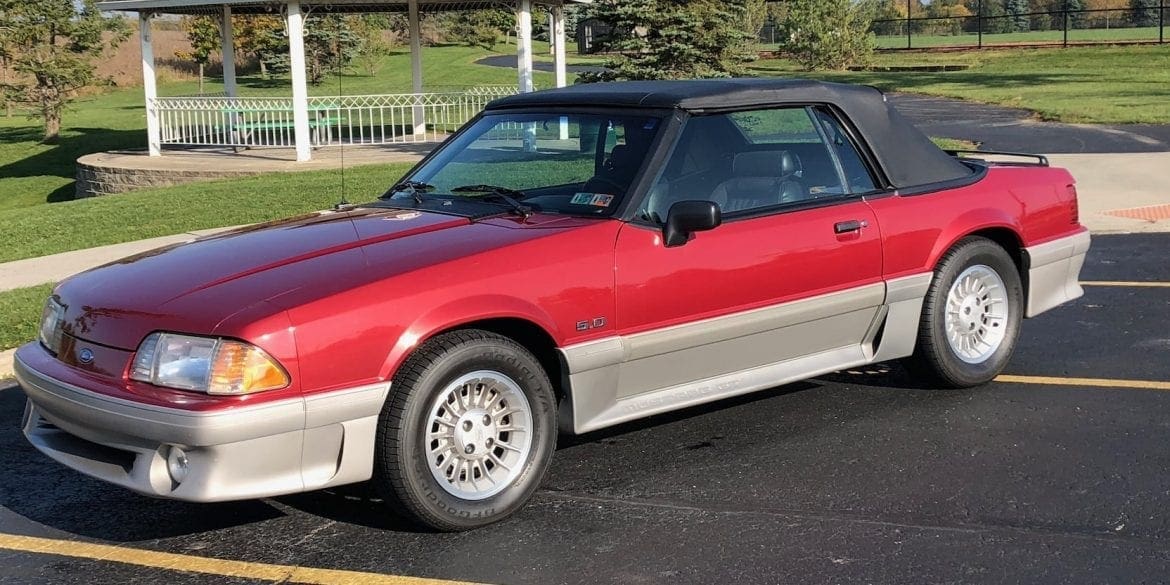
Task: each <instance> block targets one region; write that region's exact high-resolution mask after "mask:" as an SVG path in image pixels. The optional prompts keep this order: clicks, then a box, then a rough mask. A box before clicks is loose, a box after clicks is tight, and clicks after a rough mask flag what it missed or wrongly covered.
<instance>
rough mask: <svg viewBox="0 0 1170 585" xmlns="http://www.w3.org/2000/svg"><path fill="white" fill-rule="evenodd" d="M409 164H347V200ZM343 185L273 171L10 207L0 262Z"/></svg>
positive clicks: (258, 211)
mask: <svg viewBox="0 0 1170 585" xmlns="http://www.w3.org/2000/svg"><path fill="white" fill-rule="evenodd" d="M410 167H411V165H410V164H409V163H396V164H387V165H368V166H360V167H353V168H349V169H346V171H345V185H346V197H347V199H348V200H349V201H354V202H362V201H371V200H373V199H375V198H376V197H377V196H378V195H381V194H382V193H383V192H384V191H385V190H386V189H387V188H388V187H390V186H391V185H393V184H394V183H395V182H396V181H397V180H398V179H399V178H400V177H401V176H402V175H403V174H404V173H405V172H406V171H407V170H408V169H409V168H410ZM339 185H340V175H339V172H338V171H335V170H331V171H311V172H303V173H272V174H268V175H261V176H256V177H248V178H244V179H233V180H229V181H211V182H204V183H189V184H186V185H176V186H174V187H165V188H156V189H143V190H141V191H134V192H132V193H123V194H120V195H116V196H108V197H97V198H92V199H82V200H78V201H68V202H64V203H56V204H53V205H41V206H37V207H26V208H21V209H12V210H8V211H5V212H2V213H0V222H3V224H2V226H0V228H2V229H3V233H4V235H3V241H4V246H3V247H0V262H9V261H12V260H18V259H21V258H31V257H34V256H45V255H48V254H55V253H57V252H65V251H69V250H78V249H82V248H91V247H94V246H102V245H105V244H114V243H119V242H129V241H133V240H141V239H145V238H153V237H158V236H166V235H171V234H177V233H182V232H186V231H191V230H197V229H206V228H214V227H223V226H229V225H239V224H246V223H256V222H261V221H269V220H273V219H279V218H282V217H288V216H290V215H295V214H298V213H305V212H308V211H315V210H320V209H326V208H329V207H331V206H333V204H335V203H337V202H338V201H340V200H341V193H340V191H339Z"/></svg>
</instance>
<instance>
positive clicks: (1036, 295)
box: [1025, 229, 1091, 317]
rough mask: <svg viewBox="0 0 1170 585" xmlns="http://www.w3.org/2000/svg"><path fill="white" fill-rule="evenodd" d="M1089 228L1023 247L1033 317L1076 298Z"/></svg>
mask: <svg viewBox="0 0 1170 585" xmlns="http://www.w3.org/2000/svg"><path fill="white" fill-rule="evenodd" d="M1090 243H1091V239H1090V237H1089V231H1088V230H1084V229H1082V231H1080V232H1077V233H1076V234H1073V235H1071V236H1066V237H1063V238H1057V239H1055V240H1052V241H1050V242H1045V243H1043V244H1038V245H1036V246H1029V247H1028V248H1025V251H1026V252H1027V256H1028V309H1027V312H1026V313H1025V315H1026V316H1027V317H1035V316H1036V315H1039V314H1040V313H1043V312H1044V311H1047V310H1049V309H1051V308H1054V307H1056V306H1058V305H1061V304H1063V303H1066V302H1068V301H1071V300H1073V299H1077V298H1080V297H1081V295H1083V294H1085V290H1084V289H1083V288H1081V283H1080V277H1081V266H1083V265H1084V264H1085V254H1087V253H1088V252H1089V245H1090Z"/></svg>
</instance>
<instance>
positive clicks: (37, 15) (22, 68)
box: [0, 0, 130, 143]
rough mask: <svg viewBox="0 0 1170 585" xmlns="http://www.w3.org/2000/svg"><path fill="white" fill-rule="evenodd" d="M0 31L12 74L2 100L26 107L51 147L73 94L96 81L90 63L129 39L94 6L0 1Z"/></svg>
mask: <svg viewBox="0 0 1170 585" xmlns="http://www.w3.org/2000/svg"><path fill="white" fill-rule="evenodd" d="M0 30H2V31H3V35H4V37H5V42H4V44H5V46H7V47H8V49H9V51H8V53H7V54H6V55H5V59H6V60H7V61H8V63H9V64H10V65H11V67H12V69H13V71H14V72H15V73H16V78H15V79H13V80H9V81H5V82H4V83H3V90H4V94H5V99H6V100H11V101H13V102H16V103H20V104H26V105H29V106H31V107H32V109H33V113H32V116H34V117H39V118H41V120H42V121H43V122H44V139H43V141H44V142H45V143H52V142H56V141H57V139H58V137H59V136H60V133H61V114H62V113H63V112H64V111H65V107H66V105H67V104H68V103H69V102H70V101H72V99H73V98H74V97H75V96H76V95H77V91H78V90H80V89H82V88H84V87H87V86H89V85H92V84H93V83H94V82H95V81H96V75H95V74H94V60H96V59H97V58H98V57H100V56H101V55H102V53H103V52H104V51H105V50H106V49H107V48H109V47H114V46H116V45H117V44H118V43H120V42H121V41H123V40H125V39H126V37H127V36H128V35H129V34H130V31H129V27H127V26H126V21H125V20H123V19H122V18H119V17H107V16H105V15H103V14H102V13H101V12H100V11H98V9H97V6H96V5H95V2H94V0H35V1H32V0H0Z"/></svg>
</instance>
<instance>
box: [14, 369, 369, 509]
mask: <svg viewBox="0 0 1170 585" xmlns="http://www.w3.org/2000/svg"><path fill="white" fill-rule="evenodd" d="M15 372H16V377H17V381H18V382H19V383H20V385H21V387H22V388H23V389H24V392H25V394H27V396H28V404H27V406H26V408H25V414H24V419H23V421H22V427H23V430H24V435H25V437H26V438H27V439H28V440H29V442H30V443H32V445H33V446H34V447H36V448H37V449H38V450H39V451H41V452H42V453H44V454H45V455H48V456H49V457H50V458H52V459H54V460H56V461H58V462H60V463H62V464H64V465H65V466H67V467H70V468H72V469H74V470H77V471H79V472H81V473H84V474H86V475H89V476H92V477H96V478H98V479H101V480H104V481H107V482H110V483H113V484H117V485H120V486H123V487H126V488H129V489H131V490H133V491H136V492H139V493H142V494H146V495H149V496H155V497H163V498H171V499H177V500H185V501H192V502H216V501H227V500H241V499H251V498H259V497H268V496H275V495H281V494H289V493H296V492H302V491H307V490H314V489H320V488H325V487H330V486H335V485H342V484H347V483H355V482H359V481H364V480H367V479H369V478H370V477H371V475H372V472H373V448H374V439H375V434H376V430H377V421H378V414H379V412H380V410H381V407H382V404H383V402H384V401H385V399H386V395H387V393H388V392H389V384H377V385H371V386H366V387H360V388H352V389H347V390H343V391H337V392H329V393H326V394H322V395H317V396H309V397H306V398H303V399H292V400H284V401H277V402H273V403H268V404H260V405H256V406H244V407H240V408H234V409H231V410H229V411H222V412H214V413H202V412H188V411H182V410H178V409H170V408H161V407H151V406H147V405H143V404H138V403H133V402H130V401H126V400H120V399H116V398H111V397H108V396H105V395H102V394H98V393H96V392H91V391H89V390H86V389H84V388H80V387H77V386H73V385H70V384H66V383H63V382H60V381H58V380H55V379H53V378H51V377H49V376H47V375H45V374H42V373H40V372H37V371H35V370H33V369H32V368H30V367H29V366H28V365H27V364H25V363H24V362H23V361H21V360H20V359H19V356H18V357H17V359H16V361H15ZM173 447H178V448H180V449H182V451H183V453H184V454H185V455H186V458H187V472H186V476H185V478H183V479H182V481H176V480H175V479H174V478H173V477H172V475H171V473H170V472H169V471H168V468H167V467H168V466H167V454H168V452H169V450H170V449H172V448H173Z"/></svg>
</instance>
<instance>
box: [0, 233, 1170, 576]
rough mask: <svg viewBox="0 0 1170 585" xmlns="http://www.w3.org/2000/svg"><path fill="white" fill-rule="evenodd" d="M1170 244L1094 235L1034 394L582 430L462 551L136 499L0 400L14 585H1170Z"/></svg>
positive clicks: (325, 499) (359, 522) (330, 523)
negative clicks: (65, 462)
mask: <svg viewBox="0 0 1170 585" xmlns="http://www.w3.org/2000/svg"><path fill="white" fill-rule="evenodd" d="M1167 249H1170V235H1168V234H1151V235H1126V236H1101V237H1097V238H1096V240H1095V242H1094V248H1093V250H1092V251H1091V253H1090V258H1089V261H1088V264H1087V266H1086V268H1085V272H1084V278H1085V279H1086V280H1088V281H1093V282H1094V284H1093V285H1091V286H1087V287H1086V290H1087V294H1086V296H1085V297H1084V298H1082V299H1080V300H1079V301H1077V302H1074V303H1071V304H1070V305H1067V306H1065V307H1061V308H1059V309H1056V310H1054V311H1053V312H1051V313H1050V314H1046V315H1043V316H1041V317H1040V318H1038V319H1035V320H1030V321H1028V322H1026V323H1025V325H1024V329H1023V337H1022V339H1021V345H1020V347H1019V349H1018V351H1017V353H1016V355H1015V357H1014V358H1013V359H1012V362H1011V364H1010V365H1009V368H1008V370H1009V371H1008V373H1009V374H1011V375H1012V376H1013V377H1010V378H1004V379H1003V380H1001V381H997V382H994V383H992V384H989V385H987V386H984V387H981V388H976V389H972V390H963V391H949V390H948V391H942V390H936V389H931V388H923V387H921V386H920V385H918V384H916V383H915V381H914V380H912V379H910V378H908V377H907V376H906V375H905V374H904V373H903V372H901V370H899V369H898V368H897V367H896V366H895V367H890V366H876V367H871V368H865V369H863V370H857V371H850V372H843V373H839V374H834V375H829V376H824V377H822V378H819V379H815V380H812V381H809V382H804V383H798V384H790V385H786V386H781V387H778V388H775V389H772V390H769V391H765V392H761V393H758V394H754V395H750V396H746V397H741V398H737V399H733V400H725V401H722V402H718V403H716V404H712V405H707V406H703V407H699V408H693V409H690V410H687V411H685V412H681V413H675V414H671V415H667V416H660V417H655V418H653V419H649V420H645V421H640V422H636V423H631V424H626V425H623V426H621V427H618V428H615V429H611V430H607V431H604V432H599V433H594V434H590V435H587V436H583V437H572V438H570V437H564V438H563V439H562V441H561V444H560V448H559V450H558V452H557V454H556V457H555V459H554V464H553V467H552V470H551V472H550V473H549V475H548V477H547V478H546V480H545V482H544V485H543V487H542V489H541V490H540V491H539V492H538V493H537V495H536V497H535V499H534V500H533V502H532V503H531V504H530V505H529V506H528V507H527V508H526V509H525V510H524V511H522V512H521V513H520V514H519V515H518V516H516V517H515V518H513V519H511V520H509V521H507V522H504V523H501V524H498V525H495V526H491V527H488V528H485V529H482V530H479V531H476V532H471V533H465V534H433V533H426V532H416V531H413V530H411V529H409V528H408V527H406V526H404V525H402V524H401V523H400V522H398V521H397V520H395V519H394V518H393V517H391V516H389V515H387V514H386V513H385V511H384V510H383V509H382V508H381V507H380V506H379V505H378V503H377V502H373V501H371V500H370V498H369V496H368V494H367V492H366V491H364V490H363V489H362V488H361V487H360V486H359V487H356V488H349V489H343V490H335V491H328V492H317V493H310V494H303V495H298V496H292V497H283V498H276V499H270V500H257V501H249V502H239V503H230V504H217V505H191V504H184V503H180V502H170V501H162V500H153V499H149V498H145V497H140V496H137V495H134V494H132V493H130V492H127V491H125V490H122V489H119V488H116V487H112V486H109V485H106V484H104V483H101V482H98V481H96V480H91V479H88V478H86V477H83V476H81V475H79V474H76V473H74V472H72V471H68V470H66V469H65V468H63V467H62V466H60V465H58V464H56V463H53V462H52V461H50V460H48V459H47V458H45V457H43V456H41V455H40V454H38V453H37V452H36V451H35V450H33V449H32V447H30V446H29V445H28V444H27V443H26V442H25V441H24V439H23V437H21V436H20V433H19V432H18V430H17V429H18V426H19V423H20V418H21V413H22V412H23V408H24V399H23V395H22V394H21V392H20V391H19V390H16V389H7V390H0V469H3V473H2V474H0V581H2V582H5V583H20V584H38V583H54V584H56V583H85V584H101V583H111V584H112V583H119V584H121V583H159V582H169V583H187V582H192V583H195V582H198V583H216V584H219V583H256V582H272V581H274V580H279V579H286V580H287V581H289V582H312V583H359V582H360V583H384V584H393V585H421V584H423V583H436V582H435V581H430V580H429V579H432V578H441V579H460V580H473V581H483V582H489V583H532V584H542V585H543V584H556V583H581V584H590V585H592V584H597V583H621V584H627V583H665V584H670V585H678V584H687V583H695V584H709V583H785V582H788V583H937V582H948V583H952V582H953V583H1005V582H1020V583H1138V582H1150V583H1154V582H1164V581H1165V579H1166V575H1167V574H1170V476H1168V472H1167V469H1170V450H1167V449H1166V445H1168V444H1170V424H1168V422H1167V421H1170V393H1168V392H1166V391H1167V390H1170V382H1166V381H1167V380H1170V360H1167V359H1166V355H1167V352H1168V351H1170V334H1167V332H1166V317H1167V315H1168V314H1170V284H1167V283H1170V263H1167V262H1166V260H1165V250H1167ZM1128 281H1140V282H1128ZM1143 283H1147V284H1148V283H1162V284H1154V285H1150V286H1143ZM29 537H35V538H29ZM41 539H44V540H41ZM93 543H96V544H98V545H100V546H96V547H95V546H93ZM33 551H35V552H33ZM46 553H48V554H46ZM307 567H313V568H312V569H309V568H307ZM337 571H356V572H357V573H339V572H337ZM372 573H376V575H372ZM404 576H412V577H411V578H408V577H404ZM413 577H426V578H428V580H426V581H418V580H414V579H413Z"/></svg>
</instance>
